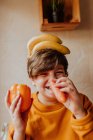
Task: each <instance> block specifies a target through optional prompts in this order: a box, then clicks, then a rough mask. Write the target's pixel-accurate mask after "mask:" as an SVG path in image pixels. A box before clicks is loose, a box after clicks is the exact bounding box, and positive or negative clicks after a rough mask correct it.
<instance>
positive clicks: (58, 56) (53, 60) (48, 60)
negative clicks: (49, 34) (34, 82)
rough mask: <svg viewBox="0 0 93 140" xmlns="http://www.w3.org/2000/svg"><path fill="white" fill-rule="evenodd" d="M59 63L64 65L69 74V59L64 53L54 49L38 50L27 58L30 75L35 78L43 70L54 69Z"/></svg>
mask: <svg viewBox="0 0 93 140" xmlns="http://www.w3.org/2000/svg"><path fill="white" fill-rule="evenodd" d="M57 65H63V67H64V70H65V73H66V74H67V68H68V61H67V59H66V57H65V56H64V55H63V54H62V53H60V52H58V51H56V50H52V49H43V50H40V51H36V52H35V53H34V54H33V55H32V56H29V57H28V59H27V71H28V75H29V77H30V78H31V77H32V78H33V77H35V76H37V75H38V74H40V73H42V72H45V71H48V70H53V69H54V68H55V67H56V66H57Z"/></svg>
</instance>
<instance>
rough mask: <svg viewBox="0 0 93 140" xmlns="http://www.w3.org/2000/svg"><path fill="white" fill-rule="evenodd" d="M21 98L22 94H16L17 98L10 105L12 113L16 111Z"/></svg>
mask: <svg viewBox="0 0 93 140" xmlns="http://www.w3.org/2000/svg"><path fill="white" fill-rule="evenodd" d="M19 99H20V95H18V96H16V98H15V99H14V100H13V101H12V104H11V106H10V110H11V112H12V113H13V112H14V110H15V108H16V105H17V103H18V100H19Z"/></svg>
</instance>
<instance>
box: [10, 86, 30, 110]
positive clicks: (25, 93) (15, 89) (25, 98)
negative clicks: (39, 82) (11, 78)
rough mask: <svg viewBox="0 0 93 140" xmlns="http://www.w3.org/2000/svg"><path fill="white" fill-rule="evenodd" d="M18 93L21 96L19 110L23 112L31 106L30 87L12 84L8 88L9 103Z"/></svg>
mask: <svg viewBox="0 0 93 140" xmlns="http://www.w3.org/2000/svg"><path fill="white" fill-rule="evenodd" d="M18 94H20V95H21V97H22V104H21V112H24V111H26V110H27V109H28V108H29V107H30V106H31V89H30V87H28V86H27V85H25V84H14V85H13V86H12V87H11V88H10V94H9V103H10V104H11V103H12V101H13V100H14V98H15V97H16V96H17V95H18Z"/></svg>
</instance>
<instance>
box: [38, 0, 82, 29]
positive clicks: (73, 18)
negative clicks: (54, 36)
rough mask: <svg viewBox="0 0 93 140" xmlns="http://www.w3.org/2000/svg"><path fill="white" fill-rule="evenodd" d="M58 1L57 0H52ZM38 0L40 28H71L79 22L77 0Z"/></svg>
mask: <svg viewBox="0 0 93 140" xmlns="http://www.w3.org/2000/svg"><path fill="white" fill-rule="evenodd" d="M54 1H56V2H57V1H58V0H54ZM58 2H59V3H57V6H56V4H55V3H53V0H39V3H40V30H41V31H61V30H72V29H75V28H76V27H77V26H78V25H79V24H80V6H79V0H59V1H58Z"/></svg>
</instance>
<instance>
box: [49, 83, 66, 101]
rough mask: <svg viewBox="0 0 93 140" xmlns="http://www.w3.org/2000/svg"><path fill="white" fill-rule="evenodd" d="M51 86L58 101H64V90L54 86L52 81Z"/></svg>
mask: <svg viewBox="0 0 93 140" xmlns="http://www.w3.org/2000/svg"><path fill="white" fill-rule="evenodd" d="M51 88H52V90H53V92H54V94H55V96H56V98H57V100H58V101H59V102H60V103H64V102H65V101H66V96H65V93H64V92H61V91H60V89H59V88H56V87H55V85H54V83H53V82H51Z"/></svg>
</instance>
